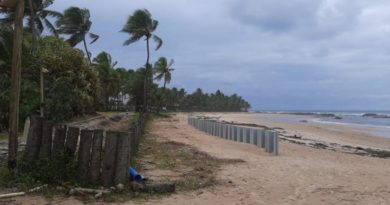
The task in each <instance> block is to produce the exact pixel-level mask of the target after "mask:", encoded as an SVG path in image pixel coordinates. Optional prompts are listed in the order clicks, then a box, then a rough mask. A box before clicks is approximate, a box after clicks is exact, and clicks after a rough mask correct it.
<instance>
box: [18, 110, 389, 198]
mask: <svg viewBox="0 0 390 205" xmlns="http://www.w3.org/2000/svg"><path fill="white" fill-rule="evenodd" d="M218 115H220V116H222V114H218ZM223 117H226V119H234V120H235V121H236V120H238V116H236V114H226V115H223ZM241 117H243V118H241V119H240V120H247V117H245V116H241ZM244 118H245V119H244ZM311 129H313V130H315V128H311ZM319 129H321V128H319ZM151 132H153V133H154V134H156V135H158V136H159V137H161V138H164V139H169V140H172V141H176V142H181V143H185V144H188V145H192V146H194V147H196V148H198V149H199V150H201V151H204V152H207V153H208V154H210V155H212V156H215V157H218V158H229V159H243V160H245V162H244V163H240V164H235V165H226V166H223V167H222V168H221V169H220V170H218V180H219V181H220V182H221V183H220V184H218V185H216V186H213V187H209V188H206V189H202V190H198V191H192V192H185V193H177V194H173V195H171V196H169V197H166V198H162V199H160V200H153V201H148V202H146V203H144V204H167V205H168V204H185V205H198V204H199V205H203V204H210V205H214V204H226V205H227V204H253V205H254V204H267V205H268V204H271V205H272V204H308V205H313V204H316V205H317V204H318V205H320V204H351V205H352V204H353V205H356V204H364V205H366V204H378V205H379V204H383V205H388V204H390V160H389V159H381V158H372V157H365V156H358V155H351V154H344V153H338V152H334V151H329V150H321V149H314V148H310V147H306V146H301V145H297V144H292V143H288V142H281V143H280V156H269V155H268V154H266V153H265V152H264V151H262V150H260V149H258V148H256V147H255V146H253V145H249V144H240V143H236V142H232V141H226V140H223V139H220V138H217V137H213V136H209V135H207V134H205V133H202V132H201V131H198V130H196V129H195V128H193V127H191V126H189V125H187V115H186V114H178V115H176V116H175V117H174V119H171V120H169V121H167V120H160V121H158V122H154V123H153V124H152V127H151ZM329 136H331V134H330V133H329ZM332 136H333V135H332ZM322 137H323V138H325V136H322ZM331 140H343V139H338V138H337V137H334V138H331ZM343 142H344V141H343ZM347 142H351V143H359V144H360V143H362V144H364V143H363V140H362V139H360V138H359V140H356V141H354V140H353V139H348V141H347ZM369 143H370V144H369V145H370V146H371V145H375V146H386V145H381V143H380V142H379V141H378V142H377V141H375V140H374V142H371V141H370V142H369ZM384 143H388V142H386V141H384ZM229 181H230V182H231V183H229ZM26 199H28V200H26ZM16 200H17V201H15V202H17V203H19V202H22V204H32V202H34V201H35V202H37V203H35V204H45V203H49V202H51V204H81V203H80V202H78V201H75V200H74V199H52V200H54V201H48V200H46V199H45V200H43V199H42V198H41V197H39V198H37V197H28V198H27V197H21V198H17V199H16ZM96 204H107V203H102V202H99V203H96ZM125 204H139V203H134V202H128V203H125Z"/></svg>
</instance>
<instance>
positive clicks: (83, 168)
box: [77, 130, 93, 182]
mask: <svg viewBox="0 0 390 205" xmlns="http://www.w3.org/2000/svg"><path fill="white" fill-rule="evenodd" d="M92 136H93V131H92V130H81V134H80V146H79V159H78V162H77V167H78V178H79V180H80V181H82V182H87V181H89V174H90V172H89V168H90V162H91V146H92Z"/></svg>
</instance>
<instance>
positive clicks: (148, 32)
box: [122, 9, 163, 112]
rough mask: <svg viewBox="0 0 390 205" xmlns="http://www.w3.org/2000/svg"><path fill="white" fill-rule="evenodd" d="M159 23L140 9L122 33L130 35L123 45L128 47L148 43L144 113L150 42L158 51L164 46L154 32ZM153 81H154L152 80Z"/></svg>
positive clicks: (145, 98)
mask: <svg viewBox="0 0 390 205" xmlns="http://www.w3.org/2000/svg"><path fill="white" fill-rule="evenodd" d="M157 26H158V21H157V20H154V19H152V15H151V14H150V12H149V11H148V10H146V9H143V10H141V9H139V10H136V11H134V13H133V15H131V16H129V18H128V20H127V22H126V24H125V25H124V26H123V29H122V32H125V33H128V34H129V35H130V37H129V39H127V40H126V41H125V42H124V43H123V45H125V46H128V45H130V44H132V43H134V42H137V41H139V40H140V39H142V38H145V41H146V54H147V56H146V64H145V68H146V72H145V77H144V96H143V97H144V102H143V104H144V107H143V111H144V112H145V111H147V108H146V107H147V87H148V79H149V77H148V75H149V74H151V73H152V72H151V71H150V70H151V65H150V64H149V59H150V51H149V41H150V39H151V38H152V39H153V40H154V41H155V42H156V43H157V47H156V50H158V49H159V48H160V47H161V46H162V43H163V42H162V39H161V38H160V37H158V36H157V35H155V34H153V32H154V31H155V30H156V29H157ZM151 80H153V79H151Z"/></svg>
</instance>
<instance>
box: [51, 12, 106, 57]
mask: <svg viewBox="0 0 390 205" xmlns="http://www.w3.org/2000/svg"><path fill="white" fill-rule="evenodd" d="M90 17H91V15H90V13H89V10H88V9H80V8H78V7H70V8H68V9H66V10H65V11H64V14H63V16H62V17H61V18H60V19H58V20H57V22H56V24H57V26H58V32H59V33H61V34H66V35H70V37H69V39H68V40H67V41H68V42H69V43H70V45H71V46H73V47H74V46H76V45H77V44H79V43H80V42H83V43H84V49H85V53H86V54H87V57H88V60H89V63H92V61H91V54H90V53H89V51H88V48H87V43H86V35H87V34H89V36H90V38H92V41H91V42H90V44H92V43H94V42H96V41H97V40H98V38H99V36H98V35H96V34H93V33H91V32H89V30H90V29H91V25H92V22H91V21H90V20H89V18H90Z"/></svg>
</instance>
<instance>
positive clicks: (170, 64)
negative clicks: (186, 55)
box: [167, 59, 175, 68]
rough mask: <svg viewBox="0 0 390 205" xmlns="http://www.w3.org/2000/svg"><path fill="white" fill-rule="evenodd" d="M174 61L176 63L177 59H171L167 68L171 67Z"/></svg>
mask: <svg viewBox="0 0 390 205" xmlns="http://www.w3.org/2000/svg"><path fill="white" fill-rule="evenodd" d="M174 63H175V60H173V59H171V61H169V64H168V66H167V68H170V67H171V66H172V65H173V64H174Z"/></svg>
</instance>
